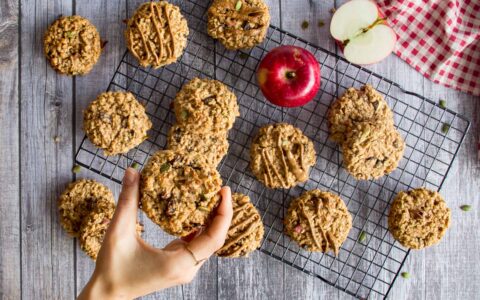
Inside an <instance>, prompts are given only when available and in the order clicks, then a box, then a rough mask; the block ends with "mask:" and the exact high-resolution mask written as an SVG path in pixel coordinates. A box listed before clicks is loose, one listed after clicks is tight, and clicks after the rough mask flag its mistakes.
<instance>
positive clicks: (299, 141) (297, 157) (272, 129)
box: [250, 123, 316, 188]
mask: <svg viewBox="0 0 480 300" xmlns="http://www.w3.org/2000/svg"><path fill="white" fill-rule="evenodd" d="M250 159H251V161H250V168H251V169H252V172H253V174H254V175H255V176H256V177H257V179H258V180H259V181H261V182H262V183H263V184H265V185H266V186H267V187H269V188H290V187H293V186H295V185H297V184H299V183H301V182H305V181H306V180H307V179H308V174H309V170H310V167H311V166H313V165H314V164H315V161H316V153H315V149H314V147H313V143H312V141H311V140H310V139H309V138H308V137H306V136H305V135H304V134H303V133H302V131H300V129H298V128H295V127H293V126H292V125H290V124H286V123H277V124H270V125H266V126H264V127H262V128H260V130H259V132H258V134H257V135H256V136H255V138H254V139H253V142H252V146H251V148H250Z"/></svg>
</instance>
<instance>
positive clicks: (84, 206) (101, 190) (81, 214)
mask: <svg viewBox="0 0 480 300" xmlns="http://www.w3.org/2000/svg"><path fill="white" fill-rule="evenodd" d="M112 205H115V200H114V198H113V194H112V192H111V191H110V189H109V188H107V187H106V186H104V185H103V184H101V183H98V182H96V181H95V180H89V179H79V180H77V181H75V182H72V183H70V184H69V185H68V186H67V188H66V189H65V191H64V192H63V193H62V195H60V197H59V199H58V210H59V215H60V224H62V226H63V228H64V229H65V231H67V233H68V234H70V235H71V236H74V237H77V236H78V233H79V230H80V226H81V224H82V221H83V219H84V218H85V217H86V216H87V215H88V214H89V213H90V212H91V211H92V210H94V209H95V208H99V209H105V208H108V207H110V206H112Z"/></svg>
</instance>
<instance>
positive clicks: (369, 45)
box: [330, 0, 397, 65]
mask: <svg viewBox="0 0 480 300" xmlns="http://www.w3.org/2000/svg"><path fill="white" fill-rule="evenodd" d="M330 33H331V35H332V37H333V38H334V39H335V40H336V41H337V43H338V44H339V45H340V48H341V49H342V51H343V55H344V56H345V58H346V59H347V60H348V61H350V62H352V63H354V64H360V65H368V64H373V63H376V62H379V61H381V60H382V59H384V58H385V57H387V56H388V55H389V54H390V53H392V51H393V48H394V47H395V43H396V42H397V35H396V34H395V31H393V29H392V28H391V27H390V26H388V23H387V22H386V20H385V19H384V18H383V16H382V15H381V13H380V11H379V10H378V7H377V5H376V4H375V3H374V2H373V1H370V0H352V1H350V2H347V3H345V4H344V5H342V6H340V8H339V9H337V11H336V12H335V14H334V15H333V17H332V21H331V23H330Z"/></svg>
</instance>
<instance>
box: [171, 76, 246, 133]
mask: <svg viewBox="0 0 480 300" xmlns="http://www.w3.org/2000/svg"><path fill="white" fill-rule="evenodd" d="M173 105H174V110H175V116H176V119H177V123H178V124H180V125H184V126H190V127H191V128H193V129H194V130H195V131H197V132H226V131H227V130H229V129H230V128H232V126H233V123H234V122H235V118H236V117H238V116H239V115H240V113H239V110H238V104H237V97H236V96H235V94H234V93H232V92H231V91H229V90H228V88H227V87H226V86H225V85H224V84H223V83H221V82H220V81H217V80H213V79H200V78H194V79H192V80H191V81H190V82H188V83H187V84H185V85H184V86H183V87H182V89H181V90H180V91H179V92H178V94H177V95H176V96H175V100H174V102H173Z"/></svg>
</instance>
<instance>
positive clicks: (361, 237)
mask: <svg viewBox="0 0 480 300" xmlns="http://www.w3.org/2000/svg"><path fill="white" fill-rule="evenodd" d="M366 240H367V234H366V233H365V231H362V232H360V234H359V235H358V241H359V242H360V243H363V242H365V241H366Z"/></svg>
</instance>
